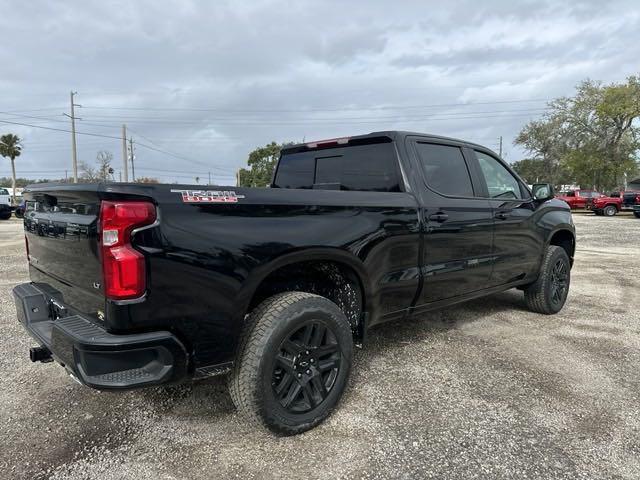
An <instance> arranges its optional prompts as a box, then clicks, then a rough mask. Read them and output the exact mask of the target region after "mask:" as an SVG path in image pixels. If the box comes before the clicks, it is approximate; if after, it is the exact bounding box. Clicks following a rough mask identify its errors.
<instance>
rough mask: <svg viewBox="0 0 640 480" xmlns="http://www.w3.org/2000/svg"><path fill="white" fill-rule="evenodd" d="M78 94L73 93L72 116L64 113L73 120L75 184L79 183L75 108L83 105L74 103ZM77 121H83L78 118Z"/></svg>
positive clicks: (72, 137) (72, 142)
mask: <svg viewBox="0 0 640 480" xmlns="http://www.w3.org/2000/svg"><path fill="white" fill-rule="evenodd" d="M77 94H78V92H73V91H72V92H71V95H70V96H71V115H67V114H66V113H64V114H63V115H65V116H67V117H69V118H70V119H71V153H72V155H73V183H78V152H77V148H76V115H75V109H74V107H81V106H82V105H78V104H77V103H73V97H74V96H75V95H77ZM77 120H82V119H81V118H78V119H77Z"/></svg>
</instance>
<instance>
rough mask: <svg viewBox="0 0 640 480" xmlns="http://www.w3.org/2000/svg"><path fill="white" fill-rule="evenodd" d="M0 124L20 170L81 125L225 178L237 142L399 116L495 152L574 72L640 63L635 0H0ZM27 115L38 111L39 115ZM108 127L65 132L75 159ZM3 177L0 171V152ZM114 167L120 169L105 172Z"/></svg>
mask: <svg viewBox="0 0 640 480" xmlns="http://www.w3.org/2000/svg"><path fill="white" fill-rule="evenodd" d="M0 12H2V14H1V15H0V65H2V68H1V69H0V112H1V113H0V121H2V122H16V123H23V124H29V125H32V126H30V127H29V126H20V125H12V124H8V123H0V133H6V132H13V133H17V134H18V135H20V136H21V137H22V138H23V139H24V153H23V156H22V157H20V158H19V160H18V161H17V168H18V176H22V177H30V178H43V177H44V178H60V177H64V175H65V170H69V175H70V170H71V146H70V143H71V140H70V134H69V133H66V132H60V131H54V130H46V129H44V128H36V126H37V127H48V128H54V129H61V130H69V128H70V125H69V120H68V119H67V118H66V117H64V116H63V115H62V114H63V112H67V113H68V112H69V91H70V90H74V91H77V92H78V95H77V97H76V101H77V103H79V104H81V105H82V107H81V108H78V109H77V110H76V115H77V116H79V117H81V118H82V120H80V121H78V122H77V123H78V126H77V129H78V131H79V132H82V133H92V134H97V135H103V136H106V137H119V136H120V134H121V125H122V124H123V123H126V124H127V125H128V127H129V128H130V133H131V135H132V136H133V139H134V141H135V142H136V144H137V146H136V174H137V175H138V176H140V175H146V176H153V177H157V178H159V179H161V180H163V181H167V182H170V181H178V182H180V183H195V177H196V176H198V177H200V179H201V180H200V183H203V182H204V183H206V182H207V181H208V178H207V177H208V172H211V175H212V177H213V178H212V180H213V182H214V183H218V184H227V185H229V184H234V173H233V172H234V171H235V170H236V169H237V168H238V167H239V166H242V165H245V163H246V158H247V154H248V153H249V152H250V151H251V150H252V149H254V148H255V147H257V146H260V145H264V144H265V143H268V142H270V141H272V140H274V141H277V142H283V141H302V140H303V139H306V140H317V139H322V138H331V137H336V136H343V135H353V134H361V133H367V132H371V131H375V130H389V129H402V130H414V131H420V132H429V133H436V134H441V135H447V136H454V137H459V138H464V139H466V140H471V141H476V142H478V143H482V144H484V145H486V146H488V147H490V148H493V149H494V150H497V145H498V138H499V137H500V136H501V135H502V136H503V138H504V152H505V157H506V158H507V160H508V161H516V160H519V159H520V158H522V156H523V152H522V151H521V150H519V149H518V148H516V147H514V146H513V145H512V142H513V139H514V137H515V135H516V134H517V132H518V131H519V129H520V128H521V127H522V126H523V125H524V124H525V123H526V122H527V121H529V120H531V119H535V118H537V117H539V115H540V114H541V113H542V112H543V111H544V108H545V104H546V102H547V101H548V100H550V99H552V98H553V97H557V96H561V95H569V94H571V93H572V91H573V88H574V86H575V85H576V83H578V82H579V81H580V80H582V79H585V78H587V77H589V78H593V79H598V80H603V81H605V82H615V81H623V80H624V78H625V77H626V76H628V75H632V74H637V73H640V62H639V59H640V4H639V3H638V1H637V0H633V1H607V2H602V1H593V2H582V3H579V2H568V1H558V2H551V1H550V2H526V1H515V0H511V1H483V2H478V1H459V2H456V1H450V2H427V1H416V2H400V1H394V2H388V1H387V2H382V1H373V0H369V1H366V2H350V1H344V0H343V1H335V2H334V1H324V2H320V1H314V2H311V1H309V2H305V1H298V2H293V1H292V2H284V1H249V0H245V1H242V2H239V1H235V2H231V1H229V2H223V1H202V2H196V1H189V0H179V1H175V2H169V1H158V0H154V1H141V0H137V1H135V2H132V1H126V2H108V1H100V2H93V1H83V2H57V1H52V0H30V1H22V2H19V1H12V0H0ZM34 117H35V118H34ZM99 150H108V151H110V152H112V153H113V154H114V167H115V168H116V171H119V170H120V169H121V164H122V148H121V142H120V141H119V140H117V139H116V138H105V137H102V136H91V135H82V134H80V135H78V155H79V159H80V160H82V161H85V162H88V163H94V162H95V157H96V153H97V151H99ZM0 162H1V163H0V176H8V175H10V167H9V162H8V161H7V160H5V159H2V158H0ZM116 178H117V174H116Z"/></svg>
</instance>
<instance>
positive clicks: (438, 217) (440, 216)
mask: <svg viewBox="0 0 640 480" xmlns="http://www.w3.org/2000/svg"><path fill="white" fill-rule="evenodd" d="M448 218H449V215H447V214H446V213H444V212H438V213H434V214H433V215H429V220H433V221H434V222H438V223H442V222H444V221H446V220H447V219H448Z"/></svg>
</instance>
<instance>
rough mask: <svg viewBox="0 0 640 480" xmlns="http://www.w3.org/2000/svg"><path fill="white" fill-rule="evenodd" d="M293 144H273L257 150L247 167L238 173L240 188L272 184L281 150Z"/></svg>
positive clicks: (249, 159) (250, 157)
mask: <svg viewBox="0 0 640 480" xmlns="http://www.w3.org/2000/svg"><path fill="white" fill-rule="evenodd" d="M286 145H291V143H290V142H289V143H283V144H278V143H276V142H271V143H269V144H267V145H265V146H264V147H259V148H256V149H255V150H254V151H252V152H251V153H250V154H249V158H248V160H247V165H248V167H249V168H241V169H240V171H239V172H238V177H239V178H238V186H240V187H266V186H268V185H269V184H270V183H271V177H272V176H273V170H274V168H275V167H276V163H278V158H280V150H282V147H284V146H286Z"/></svg>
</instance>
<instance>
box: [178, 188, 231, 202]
mask: <svg viewBox="0 0 640 480" xmlns="http://www.w3.org/2000/svg"><path fill="white" fill-rule="evenodd" d="M171 191H172V192H174V193H180V194H182V201H183V202H185V203H238V199H241V198H244V195H236V192H234V191H233V190H171Z"/></svg>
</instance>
